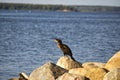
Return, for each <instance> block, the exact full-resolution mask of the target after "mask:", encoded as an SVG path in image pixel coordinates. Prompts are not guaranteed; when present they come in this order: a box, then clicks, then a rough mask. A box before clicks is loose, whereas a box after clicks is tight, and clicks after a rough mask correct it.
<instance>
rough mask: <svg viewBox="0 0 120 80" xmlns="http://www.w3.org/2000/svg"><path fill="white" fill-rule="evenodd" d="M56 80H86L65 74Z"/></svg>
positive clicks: (78, 76) (82, 77)
mask: <svg viewBox="0 0 120 80" xmlns="http://www.w3.org/2000/svg"><path fill="white" fill-rule="evenodd" d="M56 80H85V77H84V76H80V75H75V74H70V73H65V74H63V75H62V76H60V77H59V78H58V79H56Z"/></svg>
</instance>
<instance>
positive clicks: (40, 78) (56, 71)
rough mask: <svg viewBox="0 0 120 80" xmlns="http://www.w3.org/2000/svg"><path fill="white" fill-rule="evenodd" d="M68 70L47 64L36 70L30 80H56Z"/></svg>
mask: <svg viewBox="0 0 120 80" xmlns="http://www.w3.org/2000/svg"><path fill="white" fill-rule="evenodd" d="M65 72H67V70H65V69H63V68H61V67H59V66H57V65H55V64H53V63H50V62H49V63H46V64H44V65H43V66H41V67H39V68H37V69H35V70H34V71H33V72H32V73H31V74H30V76H29V80H55V79H57V78H58V77H59V76H61V75H62V74H63V73H65Z"/></svg>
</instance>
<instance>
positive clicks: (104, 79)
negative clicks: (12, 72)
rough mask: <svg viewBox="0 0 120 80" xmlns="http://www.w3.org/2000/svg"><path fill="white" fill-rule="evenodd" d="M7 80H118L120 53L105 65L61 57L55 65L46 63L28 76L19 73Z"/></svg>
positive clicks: (119, 74)
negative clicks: (16, 76)
mask: <svg viewBox="0 0 120 80" xmlns="http://www.w3.org/2000/svg"><path fill="white" fill-rule="evenodd" d="M9 80H120V51H119V52H117V53H115V54H114V55H113V56H112V57H111V58H110V59H109V60H108V62H107V63H101V62H85V63H83V64H82V63H80V62H78V61H73V60H72V59H70V58H68V57H66V56H63V57H61V58H60V59H59V60H58V62H57V63H56V64H54V63H51V62H48V63H46V64H44V65H43V66H40V67H38V68H36V69H35V70H33V72H31V73H30V75H29V76H28V75H26V74H25V73H20V74H19V77H18V78H11V79H9Z"/></svg>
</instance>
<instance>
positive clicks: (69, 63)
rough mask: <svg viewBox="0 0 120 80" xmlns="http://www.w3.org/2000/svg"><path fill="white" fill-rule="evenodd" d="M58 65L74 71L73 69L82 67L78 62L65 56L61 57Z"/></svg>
mask: <svg viewBox="0 0 120 80" xmlns="http://www.w3.org/2000/svg"><path fill="white" fill-rule="evenodd" d="M57 65H58V66H60V67H62V68H65V69H67V70H69V69H72V68H80V67H82V64H81V63H79V62H77V61H73V60H72V59H71V58H69V57H67V56H63V57H61V58H60V59H59V60H58V62H57Z"/></svg>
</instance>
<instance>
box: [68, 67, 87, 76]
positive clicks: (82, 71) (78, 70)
mask: <svg viewBox="0 0 120 80" xmlns="http://www.w3.org/2000/svg"><path fill="white" fill-rule="evenodd" d="M69 73H71V74H76V75H82V76H85V74H86V73H87V70H86V69H84V68H74V69H70V70H69Z"/></svg>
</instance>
